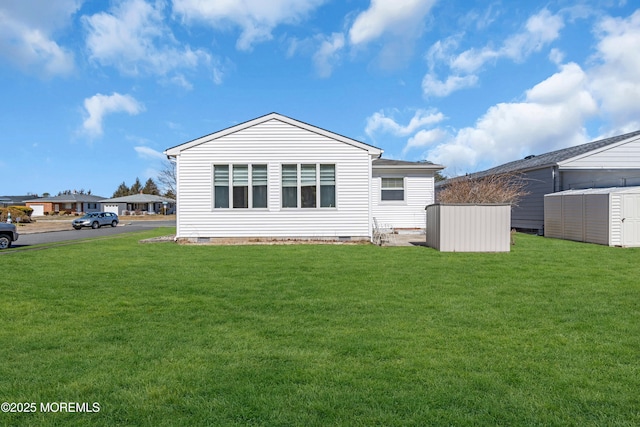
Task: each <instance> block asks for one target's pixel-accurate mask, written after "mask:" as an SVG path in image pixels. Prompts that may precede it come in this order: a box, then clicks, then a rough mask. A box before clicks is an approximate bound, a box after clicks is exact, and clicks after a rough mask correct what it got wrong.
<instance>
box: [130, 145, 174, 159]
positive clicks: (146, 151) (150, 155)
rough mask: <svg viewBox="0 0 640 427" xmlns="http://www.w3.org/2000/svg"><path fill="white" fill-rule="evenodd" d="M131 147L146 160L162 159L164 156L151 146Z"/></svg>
mask: <svg viewBox="0 0 640 427" xmlns="http://www.w3.org/2000/svg"><path fill="white" fill-rule="evenodd" d="M133 149H134V150H135V151H136V153H138V155H139V156H140V157H142V158H143V159H148V160H164V159H166V156H165V155H164V154H162V153H161V152H160V151H156V150H154V149H153V148H150V147H147V146H144V145H140V146H137V147H133Z"/></svg>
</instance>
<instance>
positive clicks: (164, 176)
mask: <svg viewBox="0 0 640 427" xmlns="http://www.w3.org/2000/svg"><path fill="white" fill-rule="evenodd" d="M162 167H163V168H162V170H161V171H160V173H159V174H158V181H159V182H160V184H162V187H163V188H164V194H165V196H168V197H175V196H176V164H175V162H172V161H170V160H165V161H164V162H163V163H162Z"/></svg>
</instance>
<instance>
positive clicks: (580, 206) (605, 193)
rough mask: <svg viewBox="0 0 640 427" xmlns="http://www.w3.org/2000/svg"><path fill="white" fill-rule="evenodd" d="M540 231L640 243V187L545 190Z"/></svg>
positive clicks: (601, 241) (630, 244)
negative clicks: (542, 220) (542, 221)
mask: <svg viewBox="0 0 640 427" xmlns="http://www.w3.org/2000/svg"><path fill="white" fill-rule="evenodd" d="M544 235H545V237H555V238H558V239H565V240H575V241H577V242H588V243H598V244H601V245H608V246H623V247H640V187H609V188H589V189H583V190H567V191H561V192H558V193H552V194H547V195H546V196H544Z"/></svg>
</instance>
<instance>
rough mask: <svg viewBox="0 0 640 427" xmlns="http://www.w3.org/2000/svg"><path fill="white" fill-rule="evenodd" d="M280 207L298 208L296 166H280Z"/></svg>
mask: <svg viewBox="0 0 640 427" xmlns="http://www.w3.org/2000/svg"><path fill="white" fill-rule="evenodd" d="M282 207H283V208H297V207H298V165H282Z"/></svg>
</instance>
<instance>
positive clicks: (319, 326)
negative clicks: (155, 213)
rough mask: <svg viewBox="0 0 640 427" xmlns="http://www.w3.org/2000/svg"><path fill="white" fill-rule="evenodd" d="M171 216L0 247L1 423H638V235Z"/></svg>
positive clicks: (224, 424)
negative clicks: (362, 237) (217, 233)
mask: <svg viewBox="0 0 640 427" xmlns="http://www.w3.org/2000/svg"><path fill="white" fill-rule="evenodd" d="M167 232H168V230H166V229H165V230H155V231H152V232H146V233H142V234H131V235H126V236H124V237H122V236H120V237H116V238H112V239H103V240H100V241H93V242H92V241H89V242H83V243H77V244H72V245H66V246H59V247H54V248H51V249H43V250H34V251H14V252H13V253H5V254H3V255H0V268H1V270H2V272H3V273H2V275H1V276H0V402H34V403H36V404H37V405H38V412H37V413H27V414H24V413H22V414H15V413H0V425H34V426H36V425H38V426H40V425H65V426H67V425H148V426H162V425H171V426H173V425H176V426H187V425H223V426H229V425H230V426H234V425H238V426H244V425H265V426H266V425H268V426H271V425H275V426H326V425H344V426H354V425H355V426H358V425H362V426H395V425H397V426H408V425H416V426H422V425H508V426H516V425H544V426H548V425H559V426H565V425H575V426H588V425H592V426H602V425H617V426H625V425H628V426H632V425H640V250H636V249H619V248H608V247H602V246H596V245H588V244H579V243H573V242H566V241H560V240H552V239H544V238H541V237H535V236H527V235H517V236H516V245H515V246H513V247H512V251H511V252H510V253H502V254H456V253H440V252H437V251H435V250H433V249H429V248H424V247H396V248H390V247H383V248H380V247H377V246H372V245H344V246H338V245H335V246H334V245H318V246H315V245H298V246H178V245H175V244H172V243H162V244H139V243H138V240H139V239H141V238H143V237H151V236H153V235H162V234H167ZM47 402H88V403H89V404H90V405H91V404H92V403H93V402H97V403H99V405H100V411H99V412H94V413H61V412H58V413H42V412H40V406H39V405H40V403H47Z"/></svg>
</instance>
